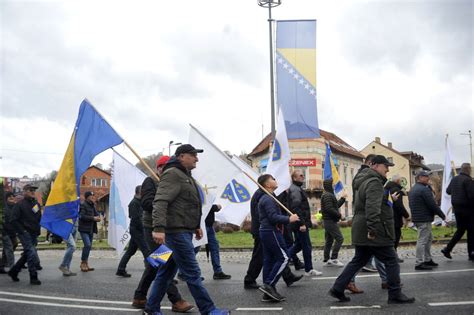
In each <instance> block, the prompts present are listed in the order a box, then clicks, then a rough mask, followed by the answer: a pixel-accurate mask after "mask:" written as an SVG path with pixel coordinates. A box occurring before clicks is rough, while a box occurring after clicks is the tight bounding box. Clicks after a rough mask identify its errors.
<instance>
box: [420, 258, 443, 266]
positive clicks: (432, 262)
mask: <svg viewBox="0 0 474 315" xmlns="http://www.w3.org/2000/svg"><path fill="white" fill-rule="evenodd" d="M423 265H425V266H429V267H438V266H439V265H438V264H437V263H435V262H434V261H433V259H431V260H430V261H425V262H424V263H423Z"/></svg>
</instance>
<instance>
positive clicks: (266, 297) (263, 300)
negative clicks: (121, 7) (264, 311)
mask: <svg viewBox="0 0 474 315" xmlns="http://www.w3.org/2000/svg"><path fill="white" fill-rule="evenodd" d="M260 301H262V302H276V301H275V300H274V299H272V298H271V297H270V296H269V295H268V294H266V293H263V295H262V299H261V300H260Z"/></svg>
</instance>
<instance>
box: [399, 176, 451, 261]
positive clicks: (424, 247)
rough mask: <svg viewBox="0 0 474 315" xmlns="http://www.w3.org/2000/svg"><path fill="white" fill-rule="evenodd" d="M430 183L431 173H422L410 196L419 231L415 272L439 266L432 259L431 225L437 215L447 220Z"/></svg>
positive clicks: (412, 215)
mask: <svg viewBox="0 0 474 315" xmlns="http://www.w3.org/2000/svg"><path fill="white" fill-rule="evenodd" d="M429 181H430V175H429V173H428V172H426V171H420V172H419V173H418V174H417V175H416V184H415V186H413V188H412V189H411V190H410V193H409V194H408V201H409V204H410V210H411V218H412V221H413V223H414V224H415V226H416V229H417V231H418V239H417V241H416V263H415V270H432V269H433V267H437V266H438V264H437V263H435V262H434V261H433V259H432V258H431V242H432V241H433V233H432V230H431V224H432V223H433V221H434V216H435V215H438V216H439V217H441V219H443V220H446V216H445V215H444V213H443V211H442V210H441V209H440V208H439V207H438V205H437V204H436V201H435V199H434V196H433V191H432V190H431V188H430V186H429V185H428V182H429Z"/></svg>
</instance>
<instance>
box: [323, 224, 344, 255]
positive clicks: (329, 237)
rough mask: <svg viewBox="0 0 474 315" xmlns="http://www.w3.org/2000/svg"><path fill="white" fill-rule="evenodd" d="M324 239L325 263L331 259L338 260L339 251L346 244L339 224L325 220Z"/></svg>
mask: <svg viewBox="0 0 474 315" xmlns="http://www.w3.org/2000/svg"><path fill="white" fill-rule="evenodd" d="M324 238H325V242H324V261H328V260H329V257H331V259H337V257H338V256H339V250H340V249H341V246H342V243H343V242H344V237H343V236H342V233H341V229H340V228H339V225H338V224H337V222H334V221H333V220H324ZM334 241H336V242H334ZM333 244H334V246H333ZM331 249H332V253H331Z"/></svg>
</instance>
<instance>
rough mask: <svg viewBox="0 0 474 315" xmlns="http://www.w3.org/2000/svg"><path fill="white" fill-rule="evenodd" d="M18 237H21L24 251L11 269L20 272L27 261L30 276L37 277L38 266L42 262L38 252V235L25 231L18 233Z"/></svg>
mask: <svg viewBox="0 0 474 315" xmlns="http://www.w3.org/2000/svg"><path fill="white" fill-rule="evenodd" d="M18 238H19V239H20V242H21V245H22V246H23V253H22V254H21V257H20V259H18V261H17V262H16V264H15V265H14V266H13V267H12V269H11V270H12V271H13V272H14V273H19V272H20V271H21V267H23V265H24V264H25V262H27V263H28V271H29V272H30V276H34V277H36V276H37V275H38V273H37V271H36V267H37V266H39V264H40V260H39V257H38V253H37V252H36V245H37V244H38V236H37V235H35V234H31V233H28V232H25V233H22V234H18Z"/></svg>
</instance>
